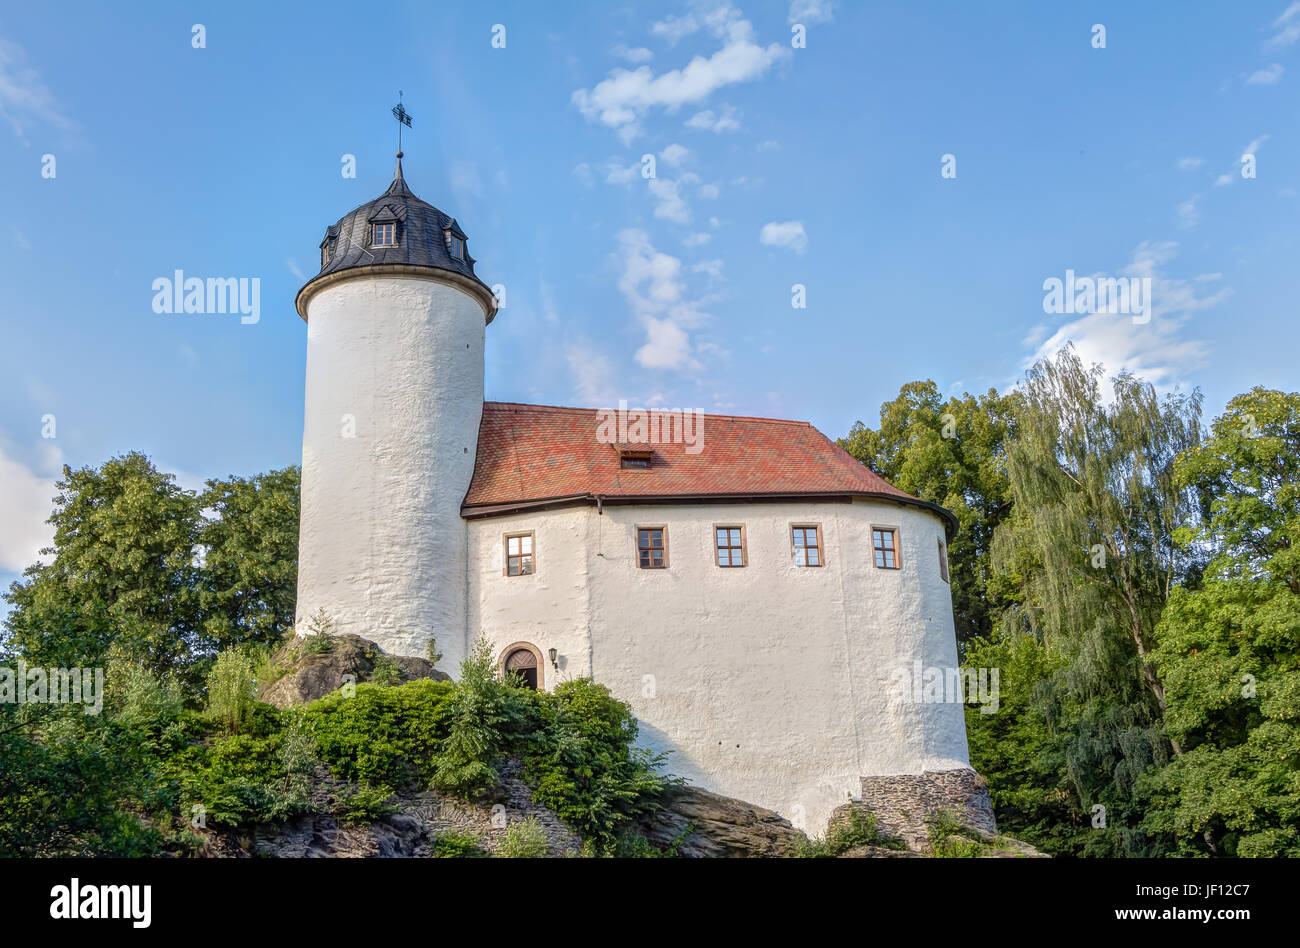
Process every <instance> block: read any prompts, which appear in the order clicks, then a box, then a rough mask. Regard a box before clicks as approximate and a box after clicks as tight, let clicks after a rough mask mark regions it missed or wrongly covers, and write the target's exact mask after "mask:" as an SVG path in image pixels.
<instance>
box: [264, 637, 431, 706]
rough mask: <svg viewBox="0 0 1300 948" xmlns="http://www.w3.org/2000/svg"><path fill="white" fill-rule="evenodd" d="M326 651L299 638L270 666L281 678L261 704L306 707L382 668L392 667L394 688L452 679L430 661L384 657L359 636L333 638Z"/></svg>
mask: <svg viewBox="0 0 1300 948" xmlns="http://www.w3.org/2000/svg"><path fill="white" fill-rule="evenodd" d="M313 638H314V637H313ZM328 646H329V650H328V651H320V652H316V651H313V650H312V648H310V647H309V645H308V643H307V641H306V640H305V639H304V638H302V637H299V636H295V637H293V638H291V639H290V640H289V641H288V642H286V643H285V644H284V645H283V646H281V647H280V649H279V650H278V651H277V652H276V653H275V655H273V656H272V658H271V661H272V662H273V663H274V664H275V665H276V666H277V667H278V668H279V669H280V670H281V671H282V672H283V674H282V675H280V677H278V678H275V679H274V680H272V681H268V682H266V683H265V684H263V685H262V687H261V689H260V695H259V697H260V698H261V700H263V701H265V702H266V703H267V704H273V705H275V706H276V707H277V708H287V707H289V706H290V705H295V704H306V703H307V702H309V701H315V700H316V699H317V698H323V697H324V696H325V695H327V694H329V693H331V692H333V691H337V690H338V689H339V688H342V687H343V686H344V685H345V684H348V683H352V684H358V683H360V682H365V681H371V680H372V679H373V678H374V676H375V672H376V667H377V666H380V665H381V664H382V663H391V664H390V665H389V668H390V673H395V679H396V680H391V681H390V682H389V683H391V684H401V683H402V682H406V681H414V680H415V679H417V678H432V679H433V680H434V681H450V680H451V676H450V675H448V674H446V673H445V672H440V671H438V670H437V669H436V668H434V667H433V662H431V661H429V660H428V659H427V658H414V657H411V656H409V655H385V654H384V653H383V652H382V651H381V650H380V648H379V646H377V645H376V644H375V643H374V642H370V641H368V640H366V639H363V638H361V636H359V635H331V636H329V641H328Z"/></svg>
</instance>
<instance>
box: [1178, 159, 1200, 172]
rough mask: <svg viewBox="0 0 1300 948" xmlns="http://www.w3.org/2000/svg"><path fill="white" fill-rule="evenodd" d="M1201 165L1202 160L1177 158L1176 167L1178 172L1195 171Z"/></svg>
mask: <svg viewBox="0 0 1300 948" xmlns="http://www.w3.org/2000/svg"><path fill="white" fill-rule="evenodd" d="M1203 164H1205V159H1204V158H1179V159H1178V166H1177V167H1178V170H1179V171H1195V170H1196V169H1197V168H1199V167H1200V166H1201V165H1203Z"/></svg>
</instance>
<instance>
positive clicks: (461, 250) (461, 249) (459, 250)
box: [448, 234, 465, 260]
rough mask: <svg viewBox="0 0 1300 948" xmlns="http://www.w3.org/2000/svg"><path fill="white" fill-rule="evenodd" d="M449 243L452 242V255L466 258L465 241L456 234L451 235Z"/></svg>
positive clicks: (457, 258) (462, 258)
mask: <svg viewBox="0 0 1300 948" xmlns="http://www.w3.org/2000/svg"><path fill="white" fill-rule="evenodd" d="M449 238H450V239H449V240H448V243H450V244H451V248H450V249H451V255H452V257H453V258H455V259H456V260H464V259H465V241H463V240H461V239H460V238H459V237H457V236H456V235H455V234H450V235H449Z"/></svg>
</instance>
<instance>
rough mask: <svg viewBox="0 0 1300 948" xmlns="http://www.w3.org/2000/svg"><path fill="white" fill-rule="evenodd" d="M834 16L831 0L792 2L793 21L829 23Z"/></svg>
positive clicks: (799, 0)
mask: <svg viewBox="0 0 1300 948" xmlns="http://www.w3.org/2000/svg"><path fill="white" fill-rule="evenodd" d="M834 17H835V7H834V4H833V3H831V0H794V2H793V3H791V4H790V22H791V23H829V22H830V21H831V20H832V19H834Z"/></svg>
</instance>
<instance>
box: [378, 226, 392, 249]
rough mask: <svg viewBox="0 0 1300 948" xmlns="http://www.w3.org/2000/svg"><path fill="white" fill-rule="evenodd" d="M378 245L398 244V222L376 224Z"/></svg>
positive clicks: (389, 245) (390, 245)
mask: <svg viewBox="0 0 1300 948" xmlns="http://www.w3.org/2000/svg"><path fill="white" fill-rule="evenodd" d="M374 246H376V247H396V246H397V225H396V224H376V225H375V243H374Z"/></svg>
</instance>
